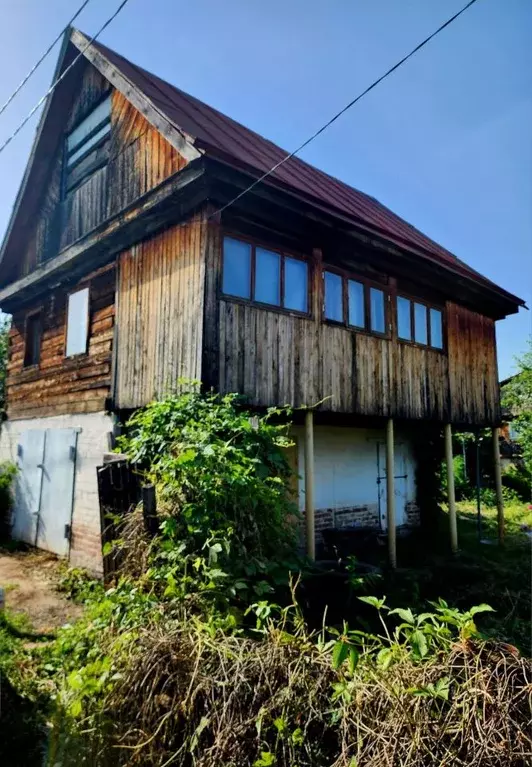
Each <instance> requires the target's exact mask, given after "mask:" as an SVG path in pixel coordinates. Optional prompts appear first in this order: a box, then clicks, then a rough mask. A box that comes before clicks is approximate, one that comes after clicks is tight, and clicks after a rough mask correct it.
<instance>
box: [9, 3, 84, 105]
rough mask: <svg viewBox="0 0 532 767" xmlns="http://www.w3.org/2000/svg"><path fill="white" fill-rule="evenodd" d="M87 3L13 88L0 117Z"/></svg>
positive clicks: (81, 6) (82, 5)
mask: <svg viewBox="0 0 532 767" xmlns="http://www.w3.org/2000/svg"><path fill="white" fill-rule="evenodd" d="M89 3H90V0H84V2H83V3H82V4H81V5H80V7H79V8H78V10H77V11H76V13H75V14H74V15H73V16H72V18H71V19H70V21H69V22H68V24H67V25H66V26H65V27H64V28H63V29H62V30H61V32H60V33H59V34H58V35H57V37H56V38H55V40H54V41H53V43H51V45H50V46H49V47H48V48H47V49H46V51H45V52H44V53H43V55H42V56H41V58H40V59H39V60H38V61H37V63H36V64H34V65H33V66H32V68H31V69H30V71H29V72H28V74H27V75H26V77H24V79H23V80H22V82H21V83H20V85H18V86H17V87H16V88H15V90H14V91H13V93H12V94H11V96H10V97H9V98H8V100H7V101H6V102H5V103H4V104H3V105H2V106H1V107H0V115H2V114H3V113H4V112H5V110H6V109H7V108H8V106H9V105H10V104H11V102H12V101H13V99H14V98H15V96H16V95H17V93H19V92H20V91H21V90H22V88H23V87H24V86H25V85H26V83H27V82H28V80H29V79H30V77H31V76H32V75H33V73H34V72H35V70H36V69H38V68H39V67H40V66H41V64H42V63H43V61H44V60H45V58H46V57H47V56H48V55H49V54H50V53H51V52H52V50H53V48H54V46H55V45H56V44H57V43H58V42H59V40H60V39H61V38H62V37H63V35H64V34H65V32H66V31H67V29H68V28H69V27H70V26H71V25H72V24H73V23H74V22H75V21H76V19H77V18H78V16H79V15H80V13H81V12H82V11H83V10H84V8H85V6H87V5H88V4H89Z"/></svg>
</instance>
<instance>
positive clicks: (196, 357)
mask: <svg viewBox="0 0 532 767" xmlns="http://www.w3.org/2000/svg"><path fill="white" fill-rule="evenodd" d="M205 226H206V224H205V219H204V218H203V217H200V216H197V217H195V218H194V219H192V220H191V221H189V222H188V223H186V224H183V225H177V226H174V227H172V228H170V229H168V230H166V231H164V232H162V233H160V234H158V235H156V236H155V237H152V238H150V239H148V240H145V241H143V242H142V243H140V244H139V245H136V246H134V247H133V248H131V249H129V250H127V251H125V252H124V253H122V254H121V255H120V257H119V280H118V321H117V370H116V398H115V401H116V405H117V407H119V408H124V409H128V408H135V407H139V406H141V405H145V404H146V403H147V402H149V401H150V400H152V399H154V398H156V397H160V396H162V395H164V394H165V393H168V392H175V391H180V390H182V388H184V387H186V384H184V383H181V382H180V381H183V379H184V380H186V381H199V380H201V363H202V340H203V295H204V283H205V258H204V246H205Z"/></svg>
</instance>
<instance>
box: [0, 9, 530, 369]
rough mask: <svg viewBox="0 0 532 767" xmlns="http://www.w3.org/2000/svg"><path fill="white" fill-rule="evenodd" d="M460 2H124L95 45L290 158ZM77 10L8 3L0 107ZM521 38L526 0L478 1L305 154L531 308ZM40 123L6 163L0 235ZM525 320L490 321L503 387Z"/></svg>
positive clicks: (32, 93)
mask: <svg viewBox="0 0 532 767" xmlns="http://www.w3.org/2000/svg"><path fill="white" fill-rule="evenodd" d="M464 2H465V0H460V2H455V0H445V1H444V0H440V1H439V2H436V0H372V1H371V2H370V0H358V2H355V1H354V0H351V1H349V0H329V2H328V3H323V2H318V0H282V2H281V0H268V2H258V0H225V2H223V3H222V2H220V1H219V0H218V1H216V0H195V2H194V3H184V2H179V0H150V2H149V3H148V2H145V0H130V2H129V4H128V5H127V6H126V8H125V10H124V11H123V12H122V13H121V15H120V16H119V17H118V18H117V19H116V20H115V21H114V22H113V24H112V25H111V26H110V27H109V28H108V29H107V30H106V31H105V33H104V34H103V36H102V38H101V39H102V41H103V42H105V43H107V45H109V46H111V47H113V48H115V49H116V50H118V51H119V52H120V53H123V54H124V55H126V56H128V57H129V58H131V59H133V60H134V61H136V62H137V63H139V64H141V65H143V66H144V67H146V68H148V69H151V70H152V71H154V72H156V73H157V74H159V75H161V76H162V77H164V78H166V79H168V80H170V81H171V82H173V83H175V84H176V85H178V86H179V87H181V88H183V89H184V90H186V91H188V92H190V93H192V94H194V95H195V96H198V97H199V98H201V99H203V100H204V101H207V102H208V103H209V104H212V105H213V106H216V107H217V108H218V109H220V110H222V111H223V112H226V113H227V114H229V115H231V116H232V117H234V118H235V119H237V120H240V121H241V122H243V123H244V124H246V125H248V126H249V127H251V128H253V129H255V130H256V131H258V132H259V133H262V134H263V135H265V136H267V137H268V138H270V139H272V140H273V141H275V142H277V143H279V144H280V145H281V146H283V147H285V148H286V149H292V148H293V147H294V146H297V145H298V144H299V143H300V142H301V141H302V140H303V139H305V138H306V137H307V136H308V135H309V134H310V133H312V132H313V131H314V130H315V129H316V128H317V127H319V125H321V124H322V123H323V122H325V121H326V120H327V119H328V118H329V117H330V116H331V115H332V114H333V113H334V112H335V111H337V110H338V109H339V108H340V107H342V106H343V105H344V104H345V103H346V102H347V101H349V100H350V99H351V98H352V97H353V96H354V95H356V94H357V93H358V92H359V91H361V90H362V89H363V88H364V87H366V86H367V85H368V84H369V83H370V82H371V81H372V80H373V79H375V77H377V76H378V75H380V74H381V73H382V72H383V71H384V70H385V69H387V68H388V67H389V66H390V65H392V64H394V63H395V61H396V60H397V59H399V58H401V57H402V55H403V54H404V53H405V52H407V51H408V50H409V49H410V48H412V47H413V46H414V45H415V44H417V43H418V42H419V41H420V40H421V39H422V38H423V37H425V36H426V35H427V34H428V33H430V32H432V31H433V29H434V28H435V27H437V26H438V25H439V24H440V23H441V22H442V21H444V20H445V19H446V18H447V17H448V16H450V15H452V14H453V13H454V12H456V11H457V10H458V9H459V8H460V7H461V6H462V5H463V4H464ZM80 3H81V0H47V2H46V3H42V2H39V1H38V0H18V2H17V3H16V4H15V3H9V6H8V4H7V3H6V4H5V7H4V8H3V9H2V14H3V23H2V25H1V27H0V67H1V71H2V73H3V75H2V78H1V80H0V100H1V101H2V102H3V101H4V100H5V98H7V96H8V95H9V93H10V92H11V91H12V90H13V88H14V87H15V86H16V85H17V84H18V82H19V81H20V80H21V78H22V76H23V75H24V74H26V71H27V70H28V69H29V67H30V66H31V65H32V64H33V63H34V61H35V60H36V59H37V58H38V57H39V55H40V54H41V53H42V52H43V50H44V48H45V47H47V45H48V44H49V42H50V41H51V39H52V38H53V37H54V36H55V34H57V32H58V31H59V30H60V28H61V27H62V26H64V24H65V23H66V22H67V20H68V18H69V17H70V16H71V15H72V13H73V11H74V8H75V7H77V6H78V5H79V4H80ZM116 5H118V0H116V2H115V1H114V0H113V2H111V0H92V2H91V3H90V4H89V7H88V8H87V9H86V11H85V12H84V13H83V15H82V16H81V17H80V19H79V20H78V22H77V26H79V27H80V28H81V29H82V30H84V31H86V32H88V33H94V32H95V31H96V30H97V29H98V28H99V26H100V25H101V23H102V22H103V21H104V20H105V19H106V18H107V16H108V15H110V13H111V9H114V8H115V7H116ZM6 6H8V7H6ZM531 29H532V2H530V0H504V2H502V1H501V0H478V2H477V3H476V4H475V5H474V6H473V7H472V8H471V9H470V10H468V11H467V12H466V13H465V14H464V15H463V16H461V17H460V19H458V20H457V21H456V22H455V23H454V24H452V25H451V27H449V28H448V29H447V30H445V31H444V32H443V33H442V34H441V35H440V36H439V37H438V38H437V39H436V40H434V41H433V42H431V43H430V44H429V46H427V48H425V49H424V50H423V51H422V52H421V53H420V54H418V55H417V56H416V57H415V58H414V59H412V60H411V61H410V62H408V63H407V64H406V65H405V66H404V67H402V68H401V69H400V70H399V71H398V72H396V73H395V74H394V75H392V76H391V77H390V78H388V79H387V80H386V81H385V82H384V83H383V84H382V85H380V86H379V87H378V88H376V89H375V90H374V91H373V92H372V93H371V94H370V95H369V96H367V97H366V98H364V99H363V100H362V101H361V102H360V103H359V104H357V105H356V106H355V107H354V108H353V109H352V110H351V111H350V112H348V113H347V114H346V115H345V116H344V117H343V118H342V119H341V120H340V121H338V122H337V123H336V124H335V125H334V126H333V127H332V128H331V129H330V130H329V131H327V132H326V133H325V134H324V135H322V136H321V137H320V138H319V139H318V140H317V141H315V142H314V143H313V144H312V145H311V146H310V147H308V148H307V149H306V150H305V151H304V153H303V154H302V157H303V158H304V159H306V160H307V161H309V162H311V163H313V164H315V165H318V166H319V167H321V168H323V169H324V170H326V171H327V172H329V173H332V174H333V175H336V176H338V177H339V178H341V179H342V180H344V181H347V182H348V183H350V184H352V185H353V186H356V187H358V188H359V189H362V190H363V191H365V192H367V193H369V194H372V195H374V196H375V197H377V198H378V199H379V200H381V202H383V203H384V204H386V205H388V206H389V207H390V208H392V209H393V210H394V211H395V212H396V213H398V214H399V215H401V216H403V217H404V218H406V220H407V221H410V222H411V223H412V224H414V225H415V226H417V227H418V228H419V229H421V230H422V231H424V232H426V233H427V234H428V235H429V236H431V237H432V238H434V239H435V240H436V241H438V242H440V243H441V244H443V245H444V246H445V247H447V248H448V249H449V250H451V251H452V252H454V253H455V254H456V255H458V256H459V257H460V258H462V259H463V260H465V261H467V262H468V263H469V264H470V265H471V266H473V267H474V268H475V269H477V270H478V271H480V272H482V273H483V274H485V275H486V276H487V277H489V278H490V279H492V280H494V281H495V282H497V283H499V284H500V285H502V286H503V287H505V288H506V289H508V290H510V291H512V292H514V293H516V294H517V295H519V296H520V297H522V298H524V299H525V300H526V301H527V303H528V305H529V306H532V139H531V136H532V46H531V45H530V30H531ZM56 55H57V54H53V55H52V56H50V58H49V59H48V60H47V62H46V64H45V65H43V66H42V67H41V68H40V70H39V71H38V72H37V74H36V75H35V76H34V77H33V78H32V79H31V81H30V83H29V84H28V85H27V86H26V88H25V89H24V90H23V91H22V93H21V94H20V96H19V97H18V98H17V99H16V101H15V102H14V103H13V104H12V105H11V107H10V108H9V110H8V112H6V113H4V115H2V116H1V117H0V141H3V140H4V139H5V138H6V137H7V136H8V135H9V133H10V132H11V131H12V130H13V128H14V127H16V125H17V124H18V122H19V121H20V120H21V119H22V117H24V116H25V114H26V113H27V112H28V111H29V110H30V108H31V107H32V106H33V105H34V103H35V102H36V101H37V100H38V99H39V98H40V96H41V95H42V94H43V93H44V92H45V90H46V88H47V87H48V85H49V82H50V78H51V75H52V71H53V68H54V66H55V58H56ZM35 124H36V118H34V120H33V121H32V123H31V124H30V125H28V126H27V127H26V128H25V129H24V131H23V132H22V133H21V134H19V136H18V137H17V138H16V139H15V140H14V141H13V142H12V144H11V145H10V146H9V147H8V148H7V149H6V150H5V151H4V152H3V153H2V155H0V177H1V179H2V183H1V185H0V232H2V233H3V231H4V229H5V226H6V225H7V221H8V218H9V214H10V210H11V206H12V203H13V200H14V197H15V195H16V192H17V188H18V185H19V182H20V179H21V176H22V173H23V170H24V166H25V163H26V159H27V156H28V153H29V148H30V145H31V141H32V138H33V131H34V127H35ZM531 317H532V313H531V312H526V311H521V312H520V313H519V315H517V316H515V315H514V316H512V317H509V318H507V319H506V320H504V321H502V322H499V323H498V324H497V337H498V348H499V373H500V377H501V378H502V377H505V376H507V375H509V374H510V373H511V372H512V369H513V358H514V356H515V355H516V354H519V353H520V352H522V351H523V350H524V348H525V345H526V339H527V337H528V336H529V335H530V333H531V329H532V320H531Z"/></svg>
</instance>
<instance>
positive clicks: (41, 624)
mask: <svg viewBox="0 0 532 767" xmlns="http://www.w3.org/2000/svg"><path fill="white" fill-rule="evenodd" d="M58 564H59V563H58V560H57V559H56V557H54V556H53V555H52V554H48V553H46V552H42V551H16V552H7V551H4V550H2V549H0V587H2V588H3V589H4V591H5V601H6V607H7V608H8V609H9V610H11V611H12V612H19V613H24V614H25V615H26V616H27V617H28V618H29V620H30V622H31V625H32V627H33V628H34V629H35V630H37V631H51V630H53V629H56V628H58V627H59V626H63V625H64V624H65V623H71V622H72V621H75V620H76V619H77V618H79V617H80V615H81V612H82V608H81V607H80V606H79V605H76V604H73V603H72V602H69V601H68V600H67V599H66V598H65V597H64V596H62V595H61V594H59V593H58V592H57V591H56V590H55V588H54V581H55V580H56V578H57V569H58Z"/></svg>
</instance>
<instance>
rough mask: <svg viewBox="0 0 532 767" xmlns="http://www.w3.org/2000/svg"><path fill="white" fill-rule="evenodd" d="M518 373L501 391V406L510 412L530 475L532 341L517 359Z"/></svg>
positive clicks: (531, 450) (531, 458)
mask: <svg viewBox="0 0 532 767" xmlns="http://www.w3.org/2000/svg"><path fill="white" fill-rule="evenodd" d="M517 365H518V373H517V375H515V376H514V377H513V378H512V379H511V380H510V381H509V382H508V383H507V384H506V385H505V386H504V387H503V390H502V405H503V407H505V408H508V410H510V411H511V413H512V415H513V421H512V423H513V425H514V426H515V428H516V430H517V432H518V434H519V443H520V445H521V447H522V450H523V460H524V463H525V466H526V468H527V471H528V472H529V473H530V474H532V339H531V340H529V342H528V349H527V351H526V352H525V353H524V354H523V355H522V357H520V358H518V359H517Z"/></svg>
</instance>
